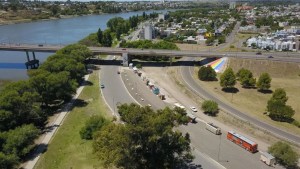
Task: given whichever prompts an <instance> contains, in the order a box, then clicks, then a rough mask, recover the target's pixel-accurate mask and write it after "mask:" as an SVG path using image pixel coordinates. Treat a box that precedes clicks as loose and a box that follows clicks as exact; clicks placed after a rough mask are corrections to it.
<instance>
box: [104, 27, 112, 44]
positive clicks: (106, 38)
mask: <svg viewBox="0 0 300 169" xmlns="http://www.w3.org/2000/svg"><path fill="white" fill-rule="evenodd" d="M112 41H113V39H112V36H111V31H110V30H109V29H106V30H105V31H104V32H103V39H102V45H103V46H105V47H111V45H112Z"/></svg>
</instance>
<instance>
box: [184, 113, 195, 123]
mask: <svg viewBox="0 0 300 169" xmlns="http://www.w3.org/2000/svg"><path fill="white" fill-rule="evenodd" d="M186 116H187V117H188V118H189V119H190V122H191V123H196V116H194V115H193V114H192V113H190V112H187V113H186Z"/></svg>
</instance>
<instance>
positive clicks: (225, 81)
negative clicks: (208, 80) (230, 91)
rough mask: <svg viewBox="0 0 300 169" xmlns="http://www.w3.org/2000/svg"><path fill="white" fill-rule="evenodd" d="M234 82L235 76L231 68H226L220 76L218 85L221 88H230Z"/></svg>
mask: <svg viewBox="0 0 300 169" xmlns="http://www.w3.org/2000/svg"><path fill="white" fill-rule="evenodd" d="M235 84H236V78H235V75H234V72H233V70H232V68H227V69H226V70H225V71H224V73H223V74H222V75H221V77H220V85H221V87H223V88H232V87H234V85H235Z"/></svg>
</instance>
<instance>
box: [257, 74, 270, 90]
mask: <svg viewBox="0 0 300 169" xmlns="http://www.w3.org/2000/svg"><path fill="white" fill-rule="evenodd" d="M271 81H272V78H271V77H270V75H269V74H268V73H262V74H261V75H260V76H259V78H258V81H257V84H256V86H257V88H258V90H259V91H266V90H269V89H270V87H271Z"/></svg>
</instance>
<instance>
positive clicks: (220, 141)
mask: <svg viewBox="0 0 300 169" xmlns="http://www.w3.org/2000/svg"><path fill="white" fill-rule="evenodd" d="M220 148H221V134H220V141H219V150H218V161H220Z"/></svg>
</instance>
